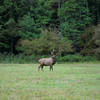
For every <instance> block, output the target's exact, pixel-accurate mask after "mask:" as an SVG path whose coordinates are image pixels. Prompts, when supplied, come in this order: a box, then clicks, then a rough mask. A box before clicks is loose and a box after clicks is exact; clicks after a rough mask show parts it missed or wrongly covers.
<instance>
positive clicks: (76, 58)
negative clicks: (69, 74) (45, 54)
mask: <svg viewBox="0 0 100 100" xmlns="http://www.w3.org/2000/svg"><path fill="white" fill-rule="evenodd" d="M97 60H98V59H97V57H96V56H82V55H67V56H63V57H58V62H89V61H97Z"/></svg>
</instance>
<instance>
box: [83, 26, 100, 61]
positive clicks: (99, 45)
mask: <svg viewBox="0 0 100 100" xmlns="http://www.w3.org/2000/svg"><path fill="white" fill-rule="evenodd" d="M82 40H83V44H82V45H83V49H82V50H81V54H83V55H97V56H98V58H99V59H100V25H99V24H98V26H91V27H88V28H87V29H86V31H85V33H84V34H83V35H82Z"/></svg>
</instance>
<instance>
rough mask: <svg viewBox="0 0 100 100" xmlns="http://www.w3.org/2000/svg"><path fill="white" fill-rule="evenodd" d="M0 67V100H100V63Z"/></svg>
mask: <svg viewBox="0 0 100 100" xmlns="http://www.w3.org/2000/svg"><path fill="white" fill-rule="evenodd" d="M38 66H39V65H38V64H0V100H100V63H72V64H71V63H70V64H56V65H54V71H51V72H50V71H49V67H45V68H44V72H42V71H40V72H38V70H37V68H38Z"/></svg>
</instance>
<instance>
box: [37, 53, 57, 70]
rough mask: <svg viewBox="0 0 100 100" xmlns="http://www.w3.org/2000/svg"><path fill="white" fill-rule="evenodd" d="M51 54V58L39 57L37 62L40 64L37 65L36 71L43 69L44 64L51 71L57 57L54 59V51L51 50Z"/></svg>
mask: <svg viewBox="0 0 100 100" xmlns="http://www.w3.org/2000/svg"><path fill="white" fill-rule="evenodd" d="M52 54H53V56H52V57H51V58H41V59H39V61H38V62H39V64H40V66H39V67H38V71H39V70H40V68H41V70H42V71H43V67H44V66H50V71H51V70H52V71H53V65H54V64H55V63H56V61H57V59H56V53H55V51H53V52H52Z"/></svg>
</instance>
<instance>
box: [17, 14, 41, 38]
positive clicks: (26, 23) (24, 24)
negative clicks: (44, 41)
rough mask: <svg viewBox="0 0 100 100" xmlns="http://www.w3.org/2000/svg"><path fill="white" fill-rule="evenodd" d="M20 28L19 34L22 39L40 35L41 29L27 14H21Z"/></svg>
mask: <svg viewBox="0 0 100 100" xmlns="http://www.w3.org/2000/svg"><path fill="white" fill-rule="evenodd" d="M19 24H20V27H21V29H20V30H19V34H20V36H21V38H22V39H33V38H37V37H39V36H40V33H41V29H40V27H38V26H36V23H35V21H34V19H33V18H32V17H31V16H30V13H28V15H25V16H23V20H21V21H19Z"/></svg>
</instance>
